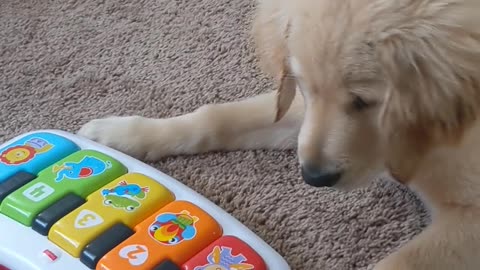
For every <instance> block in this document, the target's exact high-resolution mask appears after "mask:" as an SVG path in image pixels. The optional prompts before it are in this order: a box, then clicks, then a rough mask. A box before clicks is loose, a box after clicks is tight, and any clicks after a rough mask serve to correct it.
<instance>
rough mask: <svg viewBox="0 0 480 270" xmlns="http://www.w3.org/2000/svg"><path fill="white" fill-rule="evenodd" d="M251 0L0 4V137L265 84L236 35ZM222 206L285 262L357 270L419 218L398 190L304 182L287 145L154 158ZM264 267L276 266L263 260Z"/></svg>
mask: <svg viewBox="0 0 480 270" xmlns="http://www.w3.org/2000/svg"><path fill="white" fill-rule="evenodd" d="M253 7H254V3H253V1H252V0H236V1H227V0H196V1H187V0H170V1H167V0H157V1H153V0H139V1H124V0H86V1H77V0H65V1H32V0H22V1H13V0H2V1H0V109H1V113H0V125H1V129H0V139H1V140H2V141H3V140H6V139H9V138H11V137H13V136H14V135H17V134H20V133H22V132H26V131H31V130H34V129H43V128H56V129H63V130H67V131H71V132H75V131H76V130H78V128H79V127H80V126H81V125H82V124H83V123H85V122H87V121H88V120H90V119H92V118H97V117H103V116H105V115H110V114H115V115H132V114H139V115H144V116H149V117H168V116H173V115H178V114H182V113H185V112H188V111H190V110H192V109H194V108H196V107H198V106H200V105H202V104H205V103H212V102H225V101H230V100H235V99H239V98H243V97H247V96H252V95H255V94H257V93H260V92H264V91H268V90H270V89H272V85H271V84H270V81H269V80H268V79H266V78H265V77H264V76H262V75H261V74H260V73H259V70H258V69H257V67H256V60H255V57H254V55H253V53H252V46H251V43H250V37H249V36H248V30H249V23H250V16H251V13H252V10H253ZM153 165H154V166H155V167H157V168H159V169H161V170H163V171H164V172H166V173H168V174H171V175H172V176H174V177H176V178H177V179H179V180H181V181H182V182H184V183H186V184H187V185H189V186H191V187H192V188H193V189H195V190H197V191H198V192H200V193H201V194H203V195H205V196H206V197H207V198H209V199H211V200H213V201H214V202H216V203H218V204H219V205H220V206H222V207H224V208H225V209H226V210H227V211H228V212H230V213H231V214H232V215H234V216H235V217H237V218H238V219H239V220H240V221H242V222H244V223H245V224H246V225H247V226H248V227H250V228H251V229H252V230H254V231H255V232H257V233H258V234H259V235H260V236H261V237H262V238H264V239H265V240H266V241H267V242H268V243H270V244H271V245H272V246H273V247H274V248H275V249H276V250H278V251H279V252H280V253H281V254H282V255H284V256H285V258H286V259H287V260H288V262H289V263H290V264H291V266H292V268H293V269H338V270H348V269H366V268H367V267H368V266H369V265H371V264H373V263H374V262H375V261H376V260H378V259H379V258H381V257H383V256H384V255H385V254H387V253H388V252H390V251H392V250H393V249H395V248H397V247H398V246H399V245H400V244H402V243H403V242H404V241H406V240H408V239H410V238H411V237H413V236H414V235H415V234H417V233H418V232H419V231H420V229H421V228H422V226H423V225H424V224H425V222H426V221H427V217H426V214H425V212H424V210H423V208H422V206H421V204H420V203H419V202H418V200H416V198H415V197H414V196H412V194H410V193H408V192H406V191H405V190H404V189H402V188H401V187H399V186H397V185H395V184H392V183H389V182H386V181H382V180H379V181H376V182H375V183H374V184H372V186H370V187H369V188H367V189H363V190H359V191H356V192H352V193H348V194H344V193H340V192H336V191H332V190H329V189H314V188H311V187H308V186H306V185H304V184H303V183H302V181H301V178H300V176H299V173H298V168H297V159H296V156H295V153H294V152H289V151H287V152H280V151H278V152H275V151H270V152H266V151H248V152H235V153H210V154H205V155H200V156H188V157H186V156H181V157H171V158H167V159H165V160H163V161H161V162H158V163H155V164H153ZM273 270H275V269H273Z"/></svg>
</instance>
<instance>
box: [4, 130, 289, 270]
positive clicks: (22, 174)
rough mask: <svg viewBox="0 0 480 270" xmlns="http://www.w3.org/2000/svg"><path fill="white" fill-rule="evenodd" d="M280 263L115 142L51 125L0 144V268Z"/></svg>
mask: <svg viewBox="0 0 480 270" xmlns="http://www.w3.org/2000/svg"><path fill="white" fill-rule="evenodd" d="M4 269H10V270H44V269H45V270H46V269H48V270H69V269H72V270H83V269H85V270H86V269H98V270H128V269H139V270H143V269H145V270H147V269H148V270H232V269H235V270H240V269H244V270H246V269H255V270H267V269H268V270H288V269H290V267H289V266H288V264H287V263H286V261H285V260H284V259H283V258H282V257H281V256H280V255H279V254H278V253H277V252H276V251H275V250H274V249H273V248H272V247H270V246H269V245H268V244H267V243H266V242H264V241H263V240H262V239H261V238H260V237H258V236H257V235H256V234H255V233H254V232H252V231H251V230H249V229H248V228H247V227H246V226H244V225H243V224H242V223H240V222H239V221H238V220H236V219H235V218H234V217H232V216H231V215H229V214H228V213H227V212H226V211H224V210H223V209H221V208H220V207H218V206H217V205H215V204H214V203H213V202H211V201H209V200H208V199H206V198H205V197H203V196H201V195H200V194H198V193H196V192H195V191H193V190H192V189H190V188H189V187H187V186H185V185H183V184H182V183H180V182H179V181H177V180H175V179H173V178H172V177H170V176H168V175H166V174H164V173H162V172H160V171H158V170H156V169H155V168H153V167H150V166H148V165H146V164H145V163H143V162H141V161H139V160H137V159H134V158H133V157H130V156H128V155H125V154H123V153H121V152H119V151H116V150H114V149H111V148H109V147H106V146H104V145H101V144H98V143H96V142H93V141H90V140H88V139H85V138H83V137H80V136H77V135H74V134H71V133H68V132H64V131H59V130H40V131H35V132H30V133H26V134H22V135H20V136H18V137H16V138H13V139H11V140H9V141H8V142H6V143H4V144H2V145H0V270H4Z"/></svg>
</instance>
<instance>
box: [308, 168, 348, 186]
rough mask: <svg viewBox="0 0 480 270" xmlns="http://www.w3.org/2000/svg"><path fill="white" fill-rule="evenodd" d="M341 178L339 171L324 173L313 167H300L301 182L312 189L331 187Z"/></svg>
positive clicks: (324, 171)
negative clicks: (312, 187)
mask: <svg viewBox="0 0 480 270" xmlns="http://www.w3.org/2000/svg"><path fill="white" fill-rule="evenodd" d="M341 176H342V172H341V171H330V170H329V171H326V170H322V169H320V168H317V167H314V166H308V165H306V166H302V177H303V180H304V181H305V182H306V183H307V184H309V185H311V186H314V187H332V186H334V185H335V184H336V183H337V182H338V180H340V177H341Z"/></svg>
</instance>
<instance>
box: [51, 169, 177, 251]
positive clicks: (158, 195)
mask: <svg viewBox="0 0 480 270" xmlns="http://www.w3.org/2000/svg"><path fill="white" fill-rule="evenodd" d="M174 200H175V197H174V195H173V194H172V193H171V192H170V191H169V190H168V189H167V188H165V187H164V186H163V185H161V184H160V183H158V182H157V181H155V180H153V179H151V178H149V177H147V176H145V175H143V174H139V173H129V174H125V175H123V176H121V177H119V178H117V179H116V180H114V181H112V182H110V183H109V184H107V185H105V186H104V187H103V188H100V189H99V190H97V191H95V192H94V193H92V194H90V195H89V196H88V197H87V202H86V203H84V204H83V205H82V206H80V207H79V208H77V209H75V210H74V211H72V212H71V213H69V214H68V215H66V216H65V217H63V218H62V219H60V220H59V221H58V222H57V223H55V224H54V225H53V226H52V228H51V229H50V231H49V234H48V238H49V239H50V241H52V242H54V243H55V244H57V245H58V246H60V247H61V248H62V249H64V250H65V251H66V252H68V253H69V254H70V255H72V256H74V257H76V258H79V256H80V253H81V251H82V250H83V248H84V247H85V246H86V245H87V244H88V243H90V242H91V241H93V240H94V239H95V238H96V237H97V236H98V235H100V234H101V233H103V232H104V231H105V230H107V229H108V228H110V227H112V226H113V225H115V224H117V223H123V224H124V225H126V226H128V227H130V228H132V229H133V228H134V227H135V225H137V224H138V223H140V222H141V221H142V220H144V219H146V218H147V217H149V216H150V215H151V214H153V213H155V212H156V211H157V210H158V209H160V208H162V207H163V206H165V205H167V204H168V203H170V202H172V201H174Z"/></svg>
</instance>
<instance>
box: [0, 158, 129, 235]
mask: <svg viewBox="0 0 480 270" xmlns="http://www.w3.org/2000/svg"><path fill="white" fill-rule="evenodd" d="M126 172H127V168H126V167H125V166H123V165H122V164H121V163H120V162H118V161H117V160H115V159H113V158H112V157H109V156H107V155H105V154H103V153H100V152H97V151H94V150H81V151H78V152H75V153H74V154H72V155H69V156H67V157H66V158H64V159H62V160H60V161H58V162H56V163H55V164H53V165H51V166H50V167H47V168H46V169H44V170H42V171H41V172H40V173H39V174H38V177H37V178H36V179H35V180H33V181H31V182H29V183H28V184H26V185H24V186H22V187H21V188H19V189H18V190H16V191H14V192H12V193H11V194H10V195H8V196H7V197H6V198H5V199H4V200H3V202H2V204H1V205H0V212H1V213H3V214H5V215H7V216H9V217H11V218H13V219H15V220H16V221H18V222H20V223H22V224H24V225H26V226H31V224H32V221H33V219H34V218H35V217H36V216H37V215H38V214H39V213H40V212H41V211H43V210H44V209H46V208H47V207H49V206H50V205H52V204H53V203H55V202H56V201H58V200H60V199H61V198H62V197H64V196H66V195H67V194H68V193H75V194H77V195H78V196H80V197H82V198H85V197H86V196H87V195H88V194H90V193H92V192H93V191H95V190H97V189H99V188H100V187H102V186H104V185H105V184H107V183H108V182H110V181H112V180H113V179H115V178H117V177H119V176H120V175H122V174H125V173H126Z"/></svg>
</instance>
